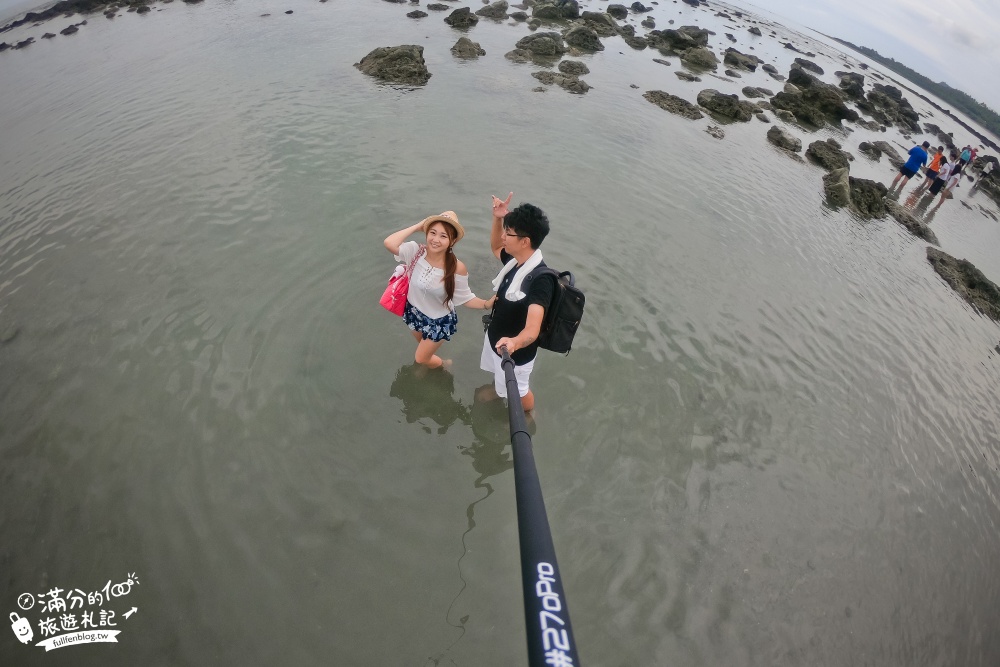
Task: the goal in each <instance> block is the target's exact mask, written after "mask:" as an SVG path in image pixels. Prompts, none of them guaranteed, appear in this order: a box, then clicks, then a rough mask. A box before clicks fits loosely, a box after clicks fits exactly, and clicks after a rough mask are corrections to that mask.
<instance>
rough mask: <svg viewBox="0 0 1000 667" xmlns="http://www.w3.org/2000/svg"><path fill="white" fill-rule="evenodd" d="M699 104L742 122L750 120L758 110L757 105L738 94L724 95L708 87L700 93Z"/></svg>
mask: <svg viewBox="0 0 1000 667" xmlns="http://www.w3.org/2000/svg"><path fill="white" fill-rule="evenodd" d="M698 104H700V105H701V106H703V107H705V108H706V109H708V110H709V111H711V112H713V113H717V114H719V115H720V116H725V117H726V118H732V119H733V120H738V121H741V122H747V121H749V120H750V119H751V118H753V115H754V112H755V111H757V107H755V106H754V105H752V104H750V103H749V102H744V101H743V100H741V99H740V98H739V97H737V96H736V95H723V94H722V93H720V92H719V91H717V90H714V89H712V88H706V89H705V90H703V91H701V92H700V93H698Z"/></svg>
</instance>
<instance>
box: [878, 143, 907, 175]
mask: <svg viewBox="0 0 1000 667" xmlns="http://www.w3.org/2000/svg"><path fill="white" fill-rule="evenodd" d="M872 146H874V147H875V148H877V149H878V150H879V151H881V152H882V153H885V156H886V157H887V158H889V164H891V165H892V166H893V167H895V168H896V169H899V168H900V167H902V166H903V163H904V162H906V160H904V159H903V156H902V155H900V154H899V151H897V150H896V149H895V148H893V147H892V144H890V143H889V142H888V141H882V140H879V141H873V142H872Z"/></svg>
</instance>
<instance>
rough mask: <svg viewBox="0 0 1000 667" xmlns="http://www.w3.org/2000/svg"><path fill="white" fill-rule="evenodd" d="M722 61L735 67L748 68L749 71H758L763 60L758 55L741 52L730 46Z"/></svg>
mask: <svg viewBox="0 0 1000 667" xmlns="http://www.w3.org/2000/svg"><path fill="white" fill-rule="evenodd" d="M722 62H724V63H726V64H727V65H732V66H733V67H738V68H739V69H743V70H747V71H748V72H756V71H757V65H759V64H761V62H762V61H761V59H760V58H758V57H757V56H750V55H747V54H745V53H740V52H739V51H737V50H736V49H734V48H732V47H729V48H728V49H726V55H725V56H723V58H722Z"/></svg>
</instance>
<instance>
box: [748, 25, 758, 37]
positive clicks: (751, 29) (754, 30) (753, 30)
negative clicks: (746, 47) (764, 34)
mask: <svg viewBox="0 0 1000 667" xmlns="http://www.w3.org/2000/svg"><path fill="white" fill-rule="evenodd" d="M747 32H749V33H750V34H751V35H757V36H758V37H760V36H761V32H760V28H758V27H757V26H753V27H752V28H750V29H749V30H747Z"/></svg>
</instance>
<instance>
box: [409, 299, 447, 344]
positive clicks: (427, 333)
mask: <svg viewBox="0 0 1000 667" xmlns="http://www.w3.org/2000/svg"><path fill="white" fill-rule="evenodd" d="M403 321H404V322H406V326H408V327H410V329H412V330H413V331H417V332H419V333H420V334H421V335H423V337H424V340H432V341H434V342H435V343H436V342H437V341H439V340H451V337H452V336H454V335H455V332H457V331H458V313H456V312H455V311H454V310H453V311H451V312H450V313H448V314H447V315H445V316H444V317H439V318H437V319H436V320H432V319H431V318H429V317H427V316H426V315H424V314H423V313H421V312H420V311H419V310H417V309H416V308H414V307H413V306H411V305H410V302H409V301H407V302H406V306H405V307H404V308H403Z"/></svg>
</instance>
